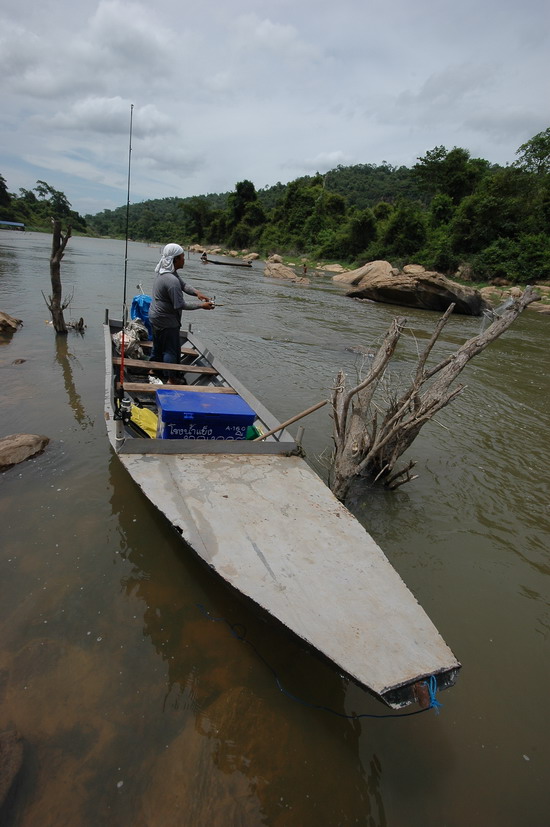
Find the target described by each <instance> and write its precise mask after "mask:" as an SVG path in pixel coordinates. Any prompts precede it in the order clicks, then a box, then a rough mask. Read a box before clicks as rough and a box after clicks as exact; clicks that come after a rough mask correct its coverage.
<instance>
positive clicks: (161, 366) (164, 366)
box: [113, 356, 218, 376]
mask: <svg viewBox="0 0 550 827" xmlns="http://www.w3.org/2000/svg"><path fill="white" fill-rule="evenodd" d="M120 362H121V357H120V356H113V365H120ZM124 365H125V367H127V368H144V369H146V370H167V371H177V372H178V373H203V374H208V375H210V376H216V375H217V373H218V371H217V370H216V368H210V367H206V366H202V365H182V364H179V365H177V364H172V363H171V362H148V361H147V360H146V359H124Z"/></svg>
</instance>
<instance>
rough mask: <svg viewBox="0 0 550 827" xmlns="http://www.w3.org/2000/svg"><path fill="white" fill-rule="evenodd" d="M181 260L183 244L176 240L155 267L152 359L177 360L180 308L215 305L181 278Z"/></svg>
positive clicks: (150, 315) (183, 259)
mask: <svg viewBox="0 0 550 827" xmlns="http://www.w3.org/2000/svg"><path fill="white" fill-rule="evenodd" d="M184 264H185V253H184V252H183V248H182V247H180V246H179V244H167V245H166V247H165V248H164V249H163V251H162V258H161V260H160V261H159V263H158V264H157V266H156V268H155V273H156V274H157V275H156V278H155V282H154V284H153V300H152V302H151V307H150V309H149V321H150V322H151V326H152V328H153V351H152V354H151V361H152V362H168V363H171V364H179V361H180V327H181V313H182V310H212V309H213V307H214V304H213V302H211V301H210V299H209V298H208V296H205V295H204V293H201V292H200V291H199V290H196V289H195V288H194V287H191V285H190V284H185V282H184V281H182V280H181V279H180V277H179V276H178V270H181V268H182V267H183V266H184ZM184 293H186V294H187V295H189V296H195V297H196V298H197V299H198V301H188V300H186V299H184Z"/></svg>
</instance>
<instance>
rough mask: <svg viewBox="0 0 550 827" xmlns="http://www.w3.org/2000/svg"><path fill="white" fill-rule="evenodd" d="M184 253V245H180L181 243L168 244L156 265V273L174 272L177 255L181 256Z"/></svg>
mask: <svg viewBox="0 0 550 827" xmlns="http://www.w3.org/2000/svg"><path fill="white" fill-rule="evenodd" d="M182 253H183V247H180V245H179V244H167V245H166V247H165V248H164V250H163V251H162V258H161V260H160V261H159V263H158V264H157V266H156V267H155V273H159V274H161V273H173V272H174V259H175V258H176V256H181V254H182Z"/></svg>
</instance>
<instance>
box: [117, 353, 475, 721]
mask: <svg viewBox="0 0 550 827" xmlns="http://www.w3.org/2000/svg"><path fill="white" fill-rule="evenodd" d="M109 339H110V337H109ZM187 343H189V341H188V342H187ZM191 344H193V345H194V346H195V347H196V348H197V349H198V350H200V345H197V343H196V342H193V341H192V342H191ZM209 356H210V357H212V355H211V354H209ZM110 362H112V358H110V357H109V356H108V357H107V369H108V371H109V363H110ZM210 363H211V364H213V365H216V366H218V368H219V370H220V371H222V370H223V369H222V367H221V366H220V365H219V362H218V361H217V360H216V359H214V358H213V357H212V358H211V360H210ZM227 375H228V374H227V372H226V371H225V377H226V378H227ZM231 379H232V380H233V381H232V383H231V384H232V386H237V389H238V390H239V392H241V391H242V392H243V394H245V395H246V399H247V401H248V402H249V404H250V405H251V406H252V407H253V408H254V409H255V410H256V411H261V413H262V417H263V419H262V421H263V423H264V425H265V426H266V427H273V417H272V416H271V415H270V414H268V412H267V411H265V409H264V408H263V407H262V406H261V405H260V403H259V402H258V400H256V399H255V398H254V397H253V396H252V395H251V394H249V393H248V392H246V391H245V390H244V389H243V388H242V386H239V384H238V383H237V382H236V380H234V378H233V377H231ZM112 388H113V381H112V377H111V379H109V376H108V377H107V383H106V420H107V428H108V431H109V435H110V438H111V442H112V444H113V447H114V448H115V449H116V450H117V452H118V455H119V458H120V461H121V462H122V464H123V465H124V467H125V468H126V469H127V471H128V473H129V474H130V475H131V477H132V478H133V479H134V480H135V482H136V483H137V484H138V485H139V487H140V488H141V490H142V491H143V493H144V494H145V496H147V498H148V499H149V500H150V501H151V502H152V503H153V504H154V505H155V506H156V507H157V508H158V509H159V510H160V511H161V512H162V513H163V514H164V515H165V516H166V518H167V519H168V520H169V522H170V523H171V524H172V525H173V526H174V527H175V528H176V529H177V531H178V532H179V533H180V534H181V536H182V537H183V538H184V539H185V540H186V541H187V543H188V544H189V545H190V546H191V547H192V548H193V550H194V551H195V552H196V553H197V554H198V555H199V557H200V558H201V559H202V560H204V562H205V563H207V564H208V565H209V566H210V567H211V568H212V569H214V570H215V571H216V572H217V574H218V575H219V576H221V577H222V578H223V579H224V580H225V581H226V582H227V583H229V584H230V585H231V586H232V587H234V588H235V589H237V590H238V591H239V592H240V593H242V594H243V595H245V596H246V597H248V598H249V599H251V600H252V601H254V603H256V604H257V605H258V606H260V607H261V608H262V609H264V610H265V611H266V612H268V613H269V614H270V615H272V616H273V617H275V618H276V619H277V620H278V621H279V622H280V623H282V624H283V625H284V626H285V627H286V628H288V629H289V630H290V631H292V632H293V633H294V634H295V635H297V636H298V637H299V638H300V639H301V640H303V641H304V642H306V643H307V644H308V645H309V646H312V647H313V648H314V649H315V650H317V651H318V652H319V653H321V654H322V655H323V656H325V657H326V658H328V659H330V660H331V661H332V662H333V663H334V664H335V665H336V666H337V668H338V669H339V670H340V671H341V672H342V673H344V674H346V675H347V676H349V677H351V678H352V679H353V680H354V681H356V682H357V683H358V684H360V685H361V686H363V687H365V688H366V689H368V690H369V691H371V692H373V693H374V694H375V695H377V696H378V697H379V698H381V699H382V700H383V701H385V702H386V703H387V704H388V705H389V706H391V707H393V708H399V707H402V706H405V705H407V704H409V703H412V702H414V701H415V700H417V698H416V689H415V684H418V683H419V682H421V681H424V680H425V679H427V678H429V677H431V676H435V677H436V681H437V687H438V689H443V688H446V687H447V686H450V685H452V684H453V683H454V681H455V679H456V676H457V673H458V670H459V668H460V663H459V662H458V661H457V659H456V657H455V656H454V655H453V653H452V651H451V650H450V649H449V647H448V646H447V645H446V643H445V642H444V641H443V639H442V638H441V636H440V634H439V632H438V631H437V629H436V628H435V626H434V625H433V623H432V622H431V620H430V619H429V618H428V616H427V615H426V613H425V612H424V610H423V609H422V607H421V606H420V605H419V604H418V602H417V600H416V599H415V598H414V596H413V595H412V593H411V592H410V591H409V589H408V588H407V587H406V585H405V584H404V583H403V581H402V579H401V578H400V576H399V575H398V574H397V572H396V571H395V569H394V568H393V567H392V566H391V564H390V563H389V561H388V560H387V558H386V557H385V555H384V554H383V552H382V550H381V549H380V548H379V546H378V545H377V544H376V543H375V541H374V540H373V539H372V537H370V535H369V534H368V533H367V532H366V531H365V529H364V528H363V526H362V525H361V524H360V523H359V521H358V520H356V519H355V517H353V515H352V514H351V513H350V512H349V511H348V510H347V508H345V506H343V505H342V503H340V502H339V501H338V500H337V499H336V497H335V496H334V495H333V494H332V492H331V491H330V489H329V488H328V487H327V486H326V485H325V484H324V482H323V481H322V480H321V479H320V478H319V477H318V476H317V474H316V473H315V472H314V471H313V470H312V469H311V468H310V467H309V466H308V465H307V463H306V462H305V461H304V460H303V459H302V458H301V457H300V456H298V455H296V450H295V449H296V445H295V443H294V442H293V440H292V437H291V436H290V435H289V434H288V433H287V432H286V431H283V432H282V433H281V435H280V436H281V439H279V440H276V439H274V438H272V439H271V440H265V441H261V442H250V441H241V442H238V441H233V442H225V444H224V441H222V440H178V439H176V440H161V439H131V438H130V439H125V440H120V439H119V440H118V441H117V439H116V429H115V423H114V421H113V416H112V409H111V408H110V406H111V405H112V395H113V390H112Z"/></svg>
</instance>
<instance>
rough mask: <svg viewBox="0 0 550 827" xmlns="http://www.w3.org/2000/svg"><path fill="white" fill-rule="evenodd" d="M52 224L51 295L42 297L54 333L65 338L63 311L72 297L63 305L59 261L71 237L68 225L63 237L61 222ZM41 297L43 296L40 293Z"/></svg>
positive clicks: (53, 221)
mask: <svg viewBox="0 0 550 827" xmlns="http://www.w3.org/2000/svg"><path fill="white" fill-rule="evenodd" d="M52 223H53V236H52V254H51V256H50V278H51V282H52V294H51V296H49V297H48V298H47V299H46V297H45V296H44V300H45V302H46V304H47V305H48V309H49V311H50V313H51V314H52V321H53V326H54V328H55V332H56V333H58V334H60V335H63V336H66V335H67V325H66V324H65V319H64V317H63V311H64V310H65V308H67V307H68V306H69V304H70V303H71V299H72V296H71V297H70V298H69V299H68V300H67V301H65V303H64V302H63V291H62V287H61V259H62V258H63V254H64V252H65V247H66V246H67V242H68V240H69V238H70V237H71V226H70V225H69V226H68V227H67V232H66V234H65V235H63V234H62V232H61V221H60V220H59V219H57V218H55V219H52ZM42 295H44V294H43V293H42Z"/></svg>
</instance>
